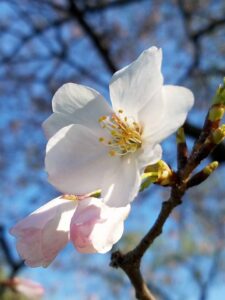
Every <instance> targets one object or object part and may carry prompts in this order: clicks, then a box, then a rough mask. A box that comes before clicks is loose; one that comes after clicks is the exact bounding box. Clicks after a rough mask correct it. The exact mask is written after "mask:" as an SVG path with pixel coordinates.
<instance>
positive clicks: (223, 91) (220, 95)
mask: <svg viewBox="0 0 225 300" xmlns="http://www.w3.org/2000/svg"><path fill="white" fill-rule="evenodd" d="M214 104H223V105H225V77H224V79H223V84H221V85H220V86H219V87H218V89H217V91H216V95H215V97H214V99H213V105H214Z"/></svg>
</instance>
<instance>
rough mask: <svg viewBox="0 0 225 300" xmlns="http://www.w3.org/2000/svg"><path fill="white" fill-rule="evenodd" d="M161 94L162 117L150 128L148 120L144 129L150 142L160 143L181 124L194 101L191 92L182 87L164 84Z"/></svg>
mask: <svg viewBox="0 0 225 300" xmlns="http://www.w3.org/2000/svg"><path fill="white" fill-rule="evenodd" d="M162 95H163V97H164V103H165V107H164V113H163V117H162V118H160V122H159V125H158V126H157V127H154V128H152V129H151V122H149V129H148V130H146V133H147V134H146V136H147V138H148V139H150V140H151V141H152V143H160V142H161V141H162V140H163V139H165V138H166V137H168V136H169V135H171V134H172V133H174V132H175V131H176V130H177V129H178V128H179V127H180V126H182V125H183V124H184V122H185V119H186V117H187V114H188V112H189V110H190V109H191V107H192V106H193V103H194V96H193V94H192V92H191V91H190V90H189V89H187V88H184V87H180V86H173V85H165V86H163V88H162Z"/></svg>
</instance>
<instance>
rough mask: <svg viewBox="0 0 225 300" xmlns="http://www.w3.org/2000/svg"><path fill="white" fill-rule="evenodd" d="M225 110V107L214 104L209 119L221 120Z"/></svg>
mask: <svg viewBox="0 0 225 300" xmlns="http://www.w3.org/2000/svg"><path fill="white" fill-rule="evenodd" d="M224 112H225V107H220V106H212V107H211V109H210V111H209V117H208V119H209V120H210V121H212V122H214V121H218V120H221V119H222V118H223V115H224Z"/></svg>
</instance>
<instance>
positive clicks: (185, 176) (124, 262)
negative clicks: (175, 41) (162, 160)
mask: <svg viewBox="0 0 225 300" xmlns="http://www.w3.org/2000/svg"><path fill="white" fill-rule="evenodd" d="M213 107H214V106H211V108H210V110H209V113H208V114H207V116H206V119H205V123H204V126H203V129H202V131H201V132H200V134H199V137H198V139H197V141H196V142H195V144H194V146H193V149H192V152H191V154H190V156H189V158H188V160H187V162H186V164H185V165H183V164H180V163H179V161H178V171H177V174H176V175H177V176H176V179H175V182H173V183H172V184H171V193H170V197H169V199H168V200H167V201H165V202H163V203H162V206H161V210H160V212H159V215H158V217H157V219H156V221H155V223H154V224H153V226H152V227H151V229H150V230H149V231H148V233H147V234H146V235H145V236H144V238H143V239H142V240H141V241H140V243H139V244H138V245H137V246H136V247H135V248H134V249H133V250H131V251H129V252H128V253H126V254H123V253H121V252H120V251H116V252H114V253H112V256H111V263H110V265H111V266H112V267H114V268H121V269H122V270H123V271H124V272H125V273H126V274H127V276H128V278H129V279H130V281H131V283H132V285H133V286H134V289H135V293H136V298H137V299H140V300H153V299H155V298H154V296H153V295H152V294H151V292H150V291H149V289H148V287H147V285H146V283H145V281H144V279H143V277H142V274H141V270H140V267H141V259H142V257H143V255H144V254H145V252H146V251H147V250H148V249H149V247H150V246H151V245H152V244H153V242H154V241H155V239H156V238H157V237H158V236H159V235H160V234H161V233H162V231H163V226H164V224H165V222H166V221H167V219H168V218H169V216H170V214H171V212H172V211H173V209H174V208H175V207H176V206H178V205H180V204H181V203H182V197H183V196H184V194H185V192H186V191H187V189H188V188H189V180H190V178H191V174H192V172H193V171H194V169H195V168H196V167H197V166H198V165H199V164H200V163H201V161H202V160H203V159H205V158H206V157H207V156H208V155H209V154H210V153H211V152H212V151H213V150H214V148H215V147H216V144H215V143H213V141H212V142H211V140H212V139H211V137H212V133H213V132H215V130H217V128H218V127H219V120H218V119H215V120H211V119H210V117H209V116H210V111H211V109H212V108H213ZM183 139H184V140H183ZM183 139H180V137H179V138H178V139H177V143H178V147H177V148H178V151H179V143H180V142H182V143H183V142H185V137H183ZM178 160H179V155H178Z"/></svg>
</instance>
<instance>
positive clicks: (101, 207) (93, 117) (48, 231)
mask: <svg viewBox="0 0 225 300" xmlns="http://www.w3.org/2000/svg"><path fill="white" fill-rule="evenodd" d="M161 63H162V51H161V49H158V48H156V47H151V48H149V49H147V50H145V51H144V52H143V53H142V54H141V55H140V56H139V57H138V58H137V60H135V61H134V62H133V63H131V64H130V65H128V66H126V67H124V68H123V69H121V70H119V71H118V72H116V73H115V74H114V75H113V77H112V80H111V82H110V86H109V91H110V98H111V105H109V104H108V102H107V101H106V100H105V99H104V98H103V96H102V95H101V94H99V93H98V92H97V91H95V90H94V89H92V88H89V87H86V86H83V85H78V84H73V83H67V84H65V85H63V86H62V87H61V88H59V90H58V91H57V92H56V94H55V95H54V97H53V100H52V109H53V114H52V115H51V116H50V117H49V118H48V119H47V120H46V121H45V122H44V124H43V128H44V131H45V134H46V136H47V138H48V144H47V147H46V159H45V166H46V170H47V173H48V177H49V181H50V183H52V184H53V185H54V186H55V187H56V188H57V189H58V190H59V191H61V193H62V194H63V196H60V197H58V198H56V199H53V200H52V201H50V202H48V203H47V204H45V205H44V206H42V207H41V208H39V209H38V210H36V211H35V212H33V213H32V214H31V215H29V216H28V217H26V218H25V219H23V220H22V221H20V222H19V223H18V224H17V225H16V226H15V227H13V228H12V230H11V233H12V234H13V235H14V236H15V237H16V238H17V250H18V252H19V253H20V255H21V256H22V258H23V259H24V260H25V262H26V264H27V265H29V266H32V267H37V266H47V265H49V263H51V262H52V260H53V259H54V258H55V256H56V255H57V253H58V252H59V251H60V250H61V249H62V248H63V247H64V246H65V245H66V244H67V243H68V242H69V241H70V242H72V244H73V245H74V247H75V248H76V249H77V250H78V251H79V252H82V253H93V252H99V253H105V252H107V251H109V250H110V249H111V248H112V246H113V244H115V243H116V242H117V241H118V240H119V239H120V237H121V235H122V233H123V226H124V220H125V219H126V218H127V216H128V214H129V211H130V203H131V202H132V201H133V200H134V199H135V197H136V196H137V194H138V192H139V189H140V185H141V180H142V175H143V173H144V170H145V168H146V167H147V166H149V165H152V164H155V163H156V162H158V161H159V160H160V159H161V157H162V148H161V146H160V143H161V142H162V141H163V140H164V139H165V138H167V137H168V136H169V135H171V134H172V133H174V132H175V131H176V130H177V129H178V128H179V127H180V126H182V125H183V123H184V121H185V119H186V117H187V113H188V111H189V110H190V109H191V107H192V105H193V101H194V98H193V94H192V92H191V91H190V90H189V89H187V88H184V87H180V86H174V85H163V76H162V73H161ZM96 190H100V191H101V197H100V198H96V197H93V196H90V195H91V193H92V192H93V191H96Z"/></svg>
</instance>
